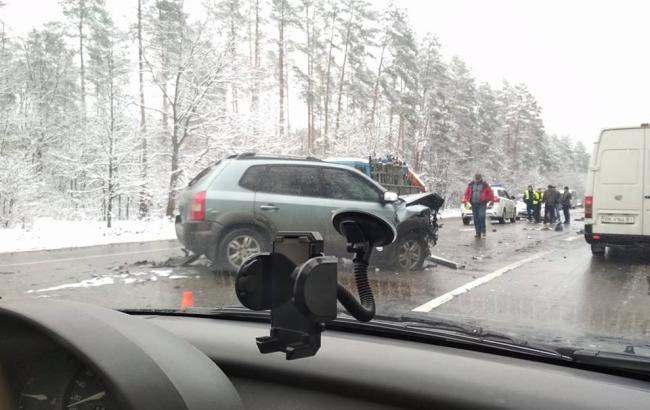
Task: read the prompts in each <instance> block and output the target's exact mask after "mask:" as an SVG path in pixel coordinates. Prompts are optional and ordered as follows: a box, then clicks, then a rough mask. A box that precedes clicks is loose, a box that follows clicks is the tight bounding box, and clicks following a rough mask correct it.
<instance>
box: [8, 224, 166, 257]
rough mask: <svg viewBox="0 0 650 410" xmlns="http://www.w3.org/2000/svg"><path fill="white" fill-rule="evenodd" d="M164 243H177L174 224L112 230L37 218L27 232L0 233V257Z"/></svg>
mask: <svg viewBox="0 0 650 410" xmlns="http://www.w3.org/2000/svg"><path fill="white" fill-rule="evenodd" d="M167 239H176V232H175V230H174V223H173V222H171V221H169V220H167V219H165V218H162V219H155V220H151V221H115V222H113V227H112V228H107V227H106V222H101V221H60V220H54V219H52V218H38V219H36V220H34V223H33V224H32V225H31V226H30V227H28V228H26V229H22V228H9V229H0V253H6V252H23V251H35V250H45V249H60V248H76V247H82V246H93V245H106V244H111V243H124V242H145V241H158V240H167Z"/></svg>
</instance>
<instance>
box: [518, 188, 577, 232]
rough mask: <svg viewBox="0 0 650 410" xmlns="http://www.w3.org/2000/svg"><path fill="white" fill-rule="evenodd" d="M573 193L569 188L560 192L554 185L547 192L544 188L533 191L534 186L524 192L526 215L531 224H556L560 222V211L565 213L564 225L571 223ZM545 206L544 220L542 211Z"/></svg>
mask: <svg viewBox="0 0 650 410" xmlns="http://www.w3.org/2000/svg"><path fill="white" fill-rule="evenodd" d="M571 199H572V195H571V191H570V190H569V187H568V186H565V187H564V191H563V192H560V191H558V190H557V189H556V188H555V187H554V186H553V185H549V186H548V187H547V189H546V191H544V190H542V188H537V190H533V186H532V185H528V189H527V190H526V191H525V192H524V202H525V203H526V214H527V216H528V221H529V222H533V221H534V222H535V223H540V222H542V221H543V222H544V223H545V224H546V223H551V224H554V223H556V222H560V209H562V212H563V213H564V223H565V224H567V225H568V224H570V223H571ZM542 204H544V218H543V219H542V216H541V210H542Z"/></svg>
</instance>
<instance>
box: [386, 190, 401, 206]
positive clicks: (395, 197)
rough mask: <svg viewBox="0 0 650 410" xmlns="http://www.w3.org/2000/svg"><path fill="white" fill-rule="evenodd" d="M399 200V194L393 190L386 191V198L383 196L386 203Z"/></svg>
mask: <svg viewBox="0 0 650 410" xmlns="http://www.w3.org/2000/svg"><path fill="white" fill-rule="evenodd" d="M397 200H399V196H398V195H397V194H396V193H395V192H391V191H386V192H384V198H383V202H384V203H391V202H397Z"/></svg>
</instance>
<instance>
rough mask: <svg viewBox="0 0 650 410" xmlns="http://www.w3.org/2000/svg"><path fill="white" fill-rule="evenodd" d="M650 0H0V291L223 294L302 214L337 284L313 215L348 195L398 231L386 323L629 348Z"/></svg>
mask: <svg viewBox="0 0 650 410" xmlns="http://www.w3.org/2000/svg"><path fill="white" fill-rule="evenodd" d="M649 14H650V4H647V2H636V1H631V0H630V1H621V2H609V3H601V2H596V3H594V2H587V1H584V2H571V4H565V2H556V1H528V0H526V1H517V2H513V1H503V2H495V1H489V2H488V1H482V2H477V1H471V0H456V1H453V2H440V1H421V2H415V1H407V0H394V1H392V2H389V1H384V0H376V1H350V0H327V1H310V0H273V1H254V0H251V1H249V0H245V1H244V0H211V1H199V0H196V1H189V0H185V1H182V0H137V1H136V0H84V1H80V0H60V1H50V0H48V1H45V0H42V1H39V0H2V1H0V26H1V27H0V297H1V298H2V299H3V300H6V299H20V298H27V299H30V298H51V299H64V300H74V301H81V302H87V303H93V304H99V305H103V306H108V307H111V308H119V309H181V308H183V309H185V308H188V307H194V308H215V307H223V306H233V305H234V306H241V304H240V302H239V300H238V298H237V296H236V294H235V291H234V286H235V278H236V272H237V270H238V268H239V266H240V265H241V264H242V263H243V262H244V261H245V260H246V259H247V258H248V257H250V256H251V255H255V254H258V253H260V252H269V251H271V249H272V247H273V238H274V235H275V234H276V233H277V232H278V231H309V232H319V233H320V234H321V236H322V238H323V240H324V249H325V253H326V254H327V255H332V256H336V257H338V258H339V260H340V263H339V266H338V281H339V282H340V283H342V284H343V285H344V286H345V287H346V288H348V289H350V290H351V291H352V292H353V293H354V294H355V295H356V293H355V292H356V289H355V287H356V285H355V280H354V276H353V268H352V262H351V260H352V254H350V253H349V252H348V251H347V249H346V243H345V238H343V237H342V236H341V235H339V234H338V233H337V231H336V229H334V227H333V226H332V215H334V214H335V213H336V212H337V211H338V210H341V209H355V210H361V211H363V212H366V213H371V214H373V215H377V216H379V217H381V218H382V219H384V220H386V221H387V222H388V223H390V224H391V225H393V226H394V228H395V230H396V232H397V237H396V239H395V241H394V243H392V244H390V245H386V246H383V247H382V248H381V249H380V250H377V251H374V252H373V254H372V258H371V260H370V266H371V268H370V270H369V279H370V286H371V288H372V291H373V293H374V297H375V300H376V306H377V314H378V315H379V317H380V318H381V320H384V321H390V320H400V321H404V318H405V317H410V316H409V315H417V317H418V321H420V322H422V321H423V320H424V321H426V318H429V319H431V321H432V323H433V324H435V323H443V322H441V321H444V323H450V322H454V323H459V324H461V325H463V326H470V327H480V328H481V329H483V330H484V331H493V332H495V333H497V332H501V333H505V334H508V335H511V336H513V337H516V338H517V339H518V340H524V341H529V342H531V343H532V342H536V343H543V344H545V345H549V346H556V347H557V346H561V347H570V348H576V349H592V350H601V351H607V352H615V353H623V352H628V353H629V352H630V351H634V352H636V354H638V355H644V354H645V353H644V352H647V351H648V349H647V348H648V340H650V275H649V274H648V266H649V264H650V253H648V251H647V246H648V245H650V201H649V200H648V198H649V196H648V195H649V194H650V154H649V153H650V131H648V128H647V125H642V123H644V122H647V121H650V117H648V116H647V115H648V113H647V107H648V106H650V100H649V96H648V93H647V90H648V87H649V86H650V84H649V80H648V75H647V73H648V72H650V58H649V57H648V54H647V53H646V52H644V50H645V48H646V41H645V39H646V38H647V37H648V36H647V33H646V32H645V30H644V28H645V27H646V24H645V21H644V20H643V19H644V16H647V15H649ZM621 61H624V63H621ZM602 129H605V131H603V132H602V133H601V130H602ZM529 186H531V188H532V190H531V191H529V189H528V187H529ZM422 194H431V195H430V196H429V195H424V196H422V197H420V196H418V195H422ZM515 198H516V199H515ZM339 307H340V308H341V309H342V307H341V306H340V305H339ZM432 327H433V325H432ZM457 328H458V329H463V328H464V327H462V326H459V327H457ZM630 346H632V347H633V349H632V350H630V349H629V347H630ZM644 347H645V348H646V350H644V349H643V348H644Z"/></svg>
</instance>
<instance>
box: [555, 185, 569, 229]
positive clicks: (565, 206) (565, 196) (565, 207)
mask: <svg viewBox="0 0 650 410" xmlns="http://www.w3.org/2000/svg"><path fill="white" fill-rule="evenodd" d="M571 199H572V195H571V191H569V187H568V186H565V187H564V192H562V196H561V197H560V205H561V206H562V212H564V223H565V224H566V225H568V224H570V223H571V215H570V209H571ZM558 218H559V216H558Z"/></svg>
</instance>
